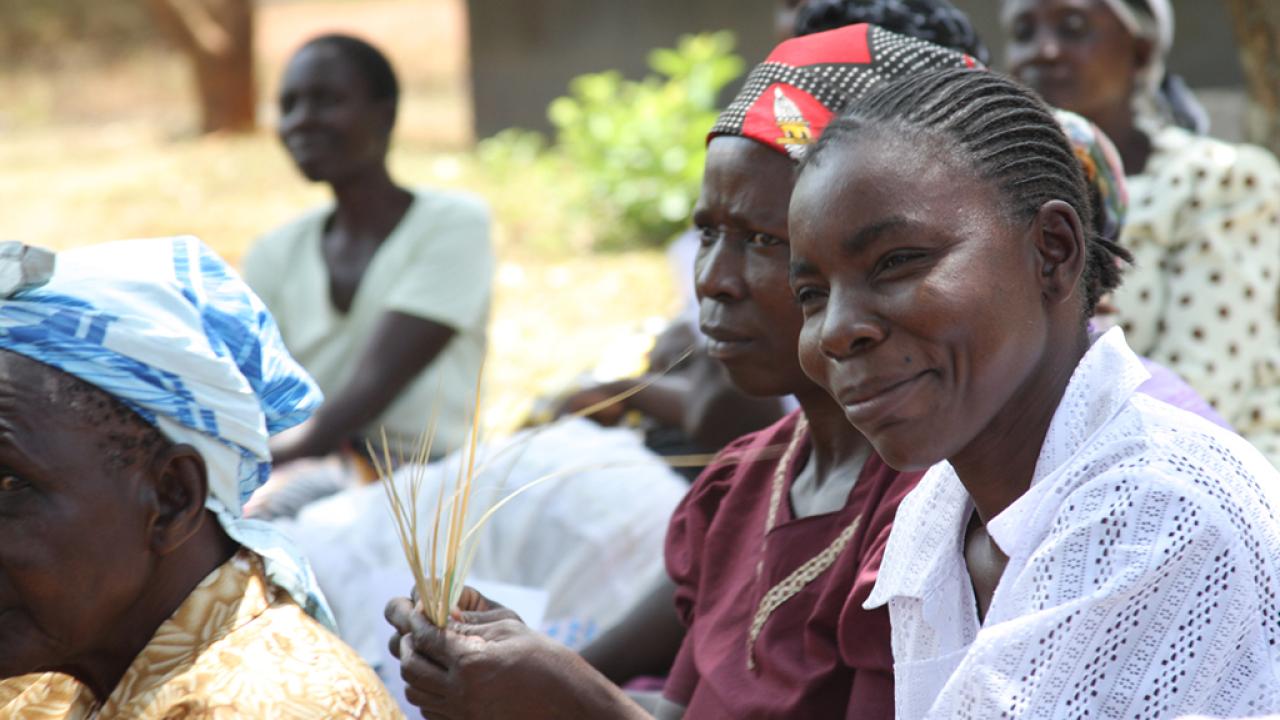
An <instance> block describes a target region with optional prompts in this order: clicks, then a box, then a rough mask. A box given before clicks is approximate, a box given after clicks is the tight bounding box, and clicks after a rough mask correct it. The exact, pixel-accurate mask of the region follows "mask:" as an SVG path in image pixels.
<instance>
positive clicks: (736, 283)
mask: <svg viewBox="0 0 1280 720" xmlns="http://www.w3.org/2000/svg"><path fill="white" fill-rule="evenodd" d="M794 174H795V167H794V165H793V164H792V163H791V161H790V160H788V159H787V157H786V156H785V155H783V154H781V153H779V152H775V151H773V150H770V149H768V148H766V147H765V146H764V145H762V144H760V143H758V142H756V141H754V140H747V139H745V138H740V137H719V138H716V139H715V140H713V141H712V142H711V146H710V147H709V148H708V151H707V168H706V172H705V173H704V174H703V180H702V196H701V197H700V198H699V200H698V206H697V207H696V208H695V209H694V214H693V222H694V224H695V225H696V226H697V228H698V231H699V233H700V235H701V246H700V247H699V248H698V257H697V261H696V265H695V279H696V283H697V292H698V301H699V303H698V307H699V316H700V318H699V321H700V325H701V328H702V332H703V334H704V335H706V336H707V338H708V346H707V351H708V353H709V354H710V355H711V357H713V358H715V359H716V360H719V361H720V362H721V363H722V364H723V365H724V366H725V369H726V370H728V372H729V377H730V378H731V379H732V380H733V382H734V384H735V385H737V386H738V387H739V388H741V389H742V390H743V392H746V393H749V394H752V395H762V396H763V395H787V394H791V393H795V392H798V391H800V390H803V389H804V388H805V387H812V383H810V382H809V380H808V379H807V378H806V377H805V375H804V372H803V371H802V370H801V369H800V364H799V362H798V360H797V359H796V342H797V340H798V338H799V335H800V323H801V316H800V310H799V308H797V307H796V305H795V302H794V301H793V300H792V299H791V290H790V288H789V287H788V285H787V263H788V260H789V259H790V255H789V248H788V244H787V204H788V203H789V202H790V200H791V186H792V182H793V177H794Z"/></svg>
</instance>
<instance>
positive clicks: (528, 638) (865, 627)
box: [389, 25, 974, 718]
mask: <svg viewBox="0 0 1280 720" xmlns="http://www.w3.org/2000/svg"><path fill="white" fill-rule="evenodd" d="M903 58H911V59H912V61H913V62H911V63H908V62H904V61H903ZM973 64H974V60H973V59H972V58H970V57H968V56H966V55H963V54H961V53H957V52H953V51H950V50H946V49H943V48H940V47H936V46H933V45H930V44H928V43H924V42H920V41H917V40H914V39H911V38H907V37H904V36H900V35H897V34H895V33H890V32H888V31H884V30H880V29H878V28H873V27H870V26H867V25H857V26H853V27H848V28H844V29H841V30H835V31H832V32H828V33H822V34H818V35H810V36H808V37H803V38H797V39H795V40H791V41H788V42H785V43H783V44H782V45H780V46H779V47H778V48H777V49H776V50H774V52H773V53H772V54H771V55H770V57H769V58H768V60H766V62H765V63H763V64H761V65H760V66H758V67H757V68H756V69H755V70H753V71H752V74H751V75H750V76H749V78H748V81H747V83H746V86H745V89H744V90H743V92H742V94H741V95H739V97H738V98H737V99H735V101H734V102H733V104H732V105H731V106H730V107H729V109H728V110H726V111H725V113H724V114H723V115H722V116H721V118H720V120H719V121H718V122H717V124H716V126H715V128H714V129H713V131H712V139H711V141H710V144H709V146H708V158H707V167H706V173H705V175H704V178H703V192H702V197H701V199H700V200H699V203H698V206H697V208H696V211H695V216H694V219H695V222H696V223H697V225H698V226H699V228H700V231H701V247H700V249H699V253H698V261H697V289H698V294H699V296H700V324H701V326H702V331H703V333H704V334H706V335H707V336H708V338H709V343H708V353H709V355H710V356H711V357H712V358H715V359H716V360H718V361H719V362H720V363H722V364H723V365H724V367H725V368H726V369H727V371H728V373H729V375H730V376H731V377H732V378H733V381H734V383H735V384H736V385H737V386H738V387H740V388H741V389H742V390H744V391H746V392H748V393H751V394H753V395H760V396H768V395H774V396H776V395H781V394H788V393H792V394H794V395H795V396H796V398H797V399H798V401H799V403H800V406H801V410H800V411H797V412H793V413H790V414H788V415H787V416H786V417H785V418H783V419H782V420H781V421H779V422H778V423H776V424H774V425H773V426H771V427H769V428H767V429H765V430H763V431H760V432H758V433H754V434H751V435H748V436H746V437H743V438H740V439H739V440H737V441H736V442H734V443H733V444H731V445H730V446H729V447H728V448H726V449H725V451H724V452H723V453H722V454H721V455H720V456H719V458H718V459H717V461H716V462H714V463H713V464H712V466H711V467H710V468H709V469H708V470H707V471H706V472H705V473H703V475H702V476H701V477H699V479H698V480H697V482H695V483H694V486H693V488H692V489H691V490H690V492H689V494H688V496H687V497H686V498H685V499H684V501H683V502H682V503H681V505H680V507H679V508H678V509H677V510H676V512H675V515H674V516H673V518H672V520H671V526H670V530H669V532H668V536H667V551H666V558H667V569H668V571H669V573H670V574H671V578H672V580H673V582H674V584H675V598H676V601H675V607H676V613H674V615H678V618H679V620H680V621H681V622H682V623H683V624H684V625H685V626H686V627H687V631H686V632H685V633H684V635H683V640H682V642H681V644H680V646H679V651H678V654H677V656H676V660H675V665H674V668H672V670H671V673H670V676H669V678H668V681H667V685H666V687H665V690H664V695H665V699H664V703H663V705H662V707H661V708H660V710H659V712H660V716H661V717H680V716H682V715H686V716H688V717H691V718H718V717H724V718H746V717H749V718H794V717H859V718H891V717H892V716H893V678H892V664H891V662H890V656H889V627H888V623H887V616H886V615H885V614H883V612H882V611H871V612H868V611H864V610H862V609H861V608H860V605H861V602H862V600H863V599H865V597H866V595H867V592H868V591H869V590H870V587H871V584H872V583H873V582H874V579H875V575H876V568H877V566H878V564H879V557H880V552H881V547H882V545H881V543H883V542H884V540H885V538H886V537H887V534H888V528H889V524H890V523H891V521H892V518H893V514H894V512H895V510H896V507H897V504H898V502H899V500H900V498H902V497H903V495H904V494H905V493H906V492H907V491H908V490H910V488H911V487H912V485H913V484H914V483H915V481H916V479H917V477H918V476H917V475H915V474H911V473H899V472H895V471H893V470H891V469H889V468H888V467H886V466H885V465H884V463H883V462H882V461H881V460H880V458H879V457H878V456H876V455H875V453H872V452H870V451H869V448H868V447H867V445H866V443H865V442H864V440H863V438H862V437H861V436H860V435H858V433H856V432H854V431H853V429H852V428H851V427H850V426H849V425H848V423H847V422H846V421H845V420H844V416H843V412H842V411H841V409H840V407H839V406H838V405H837V404H836V403H835V402H833V401H832V400H831V398H830V397H828V396H827V394H826V393H825V391H824V390H822V388H820V387H818V386H817V385H815V384H813V383H812V382H810V381H809V380H807V379H806V378H805V376H804V374H803V372H802V370H801V368H800V365H799V363H798V360H797V356H796V343H797V340H798V336H797V333H798V332H799V329H800V322H801V316H800V313H799V312H798V310H797V308H796V306H795V303H794V301H793V300H792V298H791V297H790V292H789V290H788V288H787V278H786V273H787V267H788V260H789V255H788V248H787V240H786V237H787V203H788V200H789V198H790V195H791V185H792V181H793V176H794V172H795V161H796V159H797V158H800V157H802V156H803V154H804V152H805V150H806V149H807V148H808V147H809V145H810V143H811V142H812V140H813V139H814V138H816V137H817V136H818V135H819V134H821V132H822V131H823V128H824V127H825V126H826V124H827V122H829V121H830V119H831V118H832V117H833V116H834V114H835V112H836V111H838V110H839V109H840V108H842V107H843V106H844V105H845V104H847V103H848V102H849V101H850V100H851V99H852V97H853V96H854V94H855V93H857V92H859V91H861V90H863V89H865V88H867V87H869V86H874V85H875V84H877V83H879V82H883V81H885V79H886V78H891V77H895V76H898V75H900V74H902V73H909V72H912V71H916V70H919V69H921V68H926V67H965V66H970V65H973ZM828 77H836V78H839V79H838V80H837V81H834V82H830V81H828V80H827V78H828ZM819 98H821V99H819ZM655 597H657V598H658V600H659V601H660V602H661V601H664V600H665V603H666V608H667V609H666V614H667V616H668V618H667V621H668V622H670V619H671V616H672V615H673V613H672V612H671V605H670V598H671V590H670V589H668V590H667V591H666V596H665V599H664V598H662V597H661V595H657V596H655ZM470 599H471V600H472V602H473V604H472V605H469V606H468V607H469V608H479V609H480V612H479V614H475V615H469V616H464V617H465V618H467V619H468V621H469V622H466V623H463V624H460V625H456V626H451V627H450V628H449V630H448V631H447V632H440V631H438V630H435V629H434V628H432V627H430V626H429V625H427V624H426V623H425V621H424V620H423V619H422V617H421V616H420V615H419V614H417V613H415V612H413V611H412V609H411V606H410V605H409V603H408V601H404V600H402V601H393V603H392V604H391V606H390V607H389V616H390V619H391V620H392V622H393V623H394V624H395V625H396V626H397V627H398V628H399V630H400V631H401V632H402V633H406V635H405V636H404V637H403V638H399V637H398V638H397V639H396V641H395V642H396V643H397V648H396V649H397V651H398V652H399V653H400V657H401V660H402V673H403V675H404V677H405V679H406V680H407V681H408V682H409V684H410V689H409V692H408V697H409V699H410V700H411V701H413V702H414V703H415V704H417V705H418V706H419V707H421V708H422V709H423V711H424V714H426V715H427V716H429V717H436V716H440V717H460V716H471V717H511V718H515V717H531V716H536V717H588V718H596V717H599V718H615V717H645V716H646V715H645V714H644V711H643V710H641V709H640V708H639V707H638V706H635V705H633V704H631V703H630V702H629V701H628V700H627V699H626V698H625V696H623V695H621V694H620V693H619V692H618V691H617V689H616V686H614V685H613V684H612V683H610V682H609V681H608V679H607V678H605V677H603V676H601V675H600V674H598V673H596V672H594V671H593V670H592V669H591V668H589V667H588V666H586V664H584V663H583V661H582V659H581V658H579V657H577V656H575V655H573V654H572V653H571V652H569V651H566V650H564V649H562V648H560V647H558V646H556V645H554V644H553V643H550V642H548V641H546V640H545V639H543V638H540V637H538V636H537V635H536V634H535V633H533V632H532V631H530V630H528V629H527V628H525V627H524V626H523V625H521V624H519V623H517V622H514V621H512V620H511V619H510V618H506V617H505V616H503V615H502V614H501V612H500V611H498V612H497V613H496V614H495V612H494V611H493V610H492V609H489V606H488V605H487V604H486V603H484V602H483V601H481V600H480V599H479V598H476V597H475V596H470ZM504 618H505V619H504ZM490 621H494V622H490ZM661 631H662V627H661V626H659V625H650V626H647V627H641V628H639V629H638V632H637V633H636V634H635V635H634V638H635V641H636V642H638V641H640V640H643V639H644V638H643V635H644V634H645V633H646V632H647V633H648V634H650V635H654V634H657V633H659V632H661ZM471 637H482V638H485V639H486V640H488V641H489V642H487V643H483V644H481V643H472V642H470V641H469V639H470V638H471ZM631 647H632V648H633V649H635V650H636V651H637V652H639V645H638V644H635V643H633V644H631ZM662 669H663V670H665V668H662ZM499 688H500V689H501V691H498V690H499Z"/></svg>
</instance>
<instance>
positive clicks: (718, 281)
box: [694, 233, 746, 301]
mask: <svg viewBox="0 0 1280 720" xmlns="http://www.w3.org/2000/svg"><path fill="white" fill-rule="evenodd" d="M742 272H743V256H742V252H741V251H739V250H737V249H735V248H734V247H733V243H731V242H729V241H728V239H727V238H726V237H725V235H724V233H720V234H719V235H718V236H717V237H716V238H715V239H714V240H713V241H712V242H710V243H709V244H707V243H706V241H705V240H704V244H703V246H702V248H701V249H699V251H698V258H697V260H696V261H695V265H694V273H695V275H694V287H695V289H696V290H697V292H698V297H699V298H714V299H716V300H720V301H733V300H741V299H742V298H744V297H746V282H745V280H744V279H743V277H742Z"/></svg>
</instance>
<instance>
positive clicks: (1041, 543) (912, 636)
mask: <svg viewBox="0 0 1280 720" xmlns="http://www.w3.org/2000/svg"><path fill="white" fill-rule="evenodd" d="M1092 212H1093V210H1092V208H1091V207H1090V204H1089V202H1088V200H1087V199H1086V190H1085V188H1084V180H1083V176H1082V170H1081V168H1080V165H1079V163H1078V162H1076V160H1075V157H1074V156H1073V154H1072V151H1071V149H1070V146H1069V145H1068V142H1067V139H1066V138H1065V136H1064V135H1063V134H1062V131H1061V130H1060V129H1059V128H1058V126H1057V125H1056V124H1055V122H1054V120H1053V117H1052V115H1050V113H1049V111H1048V109H1047V107H1046V106H1045V105H1044V104H1043V103H1042V102H1041V101H1040V100H1039V99H1038V98H1036V97H1035V96H1034V95H1032V94H1031V93H1029V92H1028V91H1026V90H1024V89H1023V88H1022V87H1021V86H1019V85H1017V84H1015V83H1013V82H1011V81H1009V80H1006V79H1003V78H1001V77H999V76H997V75H995V74H993V73H986V72H981V71H974V70H958V71H957V70H952V71H944V72H941V73H930V74H924V75H918V76H913V77H911V78H909V79H907V80H904V81H901V82H899V83H895V84H893V85H889V86H883V87H881V88H879V89H877V90H875V91H872V92H871V93H870V94H869V95H867V96H866V97H865V98H864V99H863V100H861V101H860V102H859V103H857V104H856V105H855V106H854V107H853V108H852V109H851V110H850V113H849V114H848V115H846V116H844V117H842V118H840V119H838V120H837V121H836V122H834V123H832V124H831V125H830V126H829V127H828V129H827V131H826V133H825V134H824V135H823V137H822V140H821V141H820V142H819V143H818V145H817V146H816V148H815V149H814V150H813V151H812V153H811V155H810V158H809V159H808V160H807V162H806V163H805V165H804V166H803V168H802V169H801V171H800V175H799V178H798V179H797V184H796V189H795V193H794V195H793V196H792V202H791V211H790V218H791V220H790V235H791V264H792V268H791V283H792V290H793V292H794V294H795V296H796V299H797V301H798V302H799V303H800V306H801V308H802V310H803V312H804V315H805V323H804V328H803V331H802V333H801V338H800V358H801V364H802V365H803V366H804V368H805V371H806V372H807V373H808V374H809V375H810V376H811V377H812V378H814V379H815V380H816V381H818V382H819V383H820V384H822V385H824V386H825V387H826V388H827V389H828V391H829V392H831V394H832V395H833V396H834V397H835V398H836V399H837V400H838V401H839V402H840V403H841V404H842V405H843V406H844V409H845V414H846V416H847V417H848V419H849V420H850V421H851V422H852V423H853V424H854V425H855V426H856V427H857V428H858V429H859V430H860V431H861V432H862V433H864V434H865V435H866V436H867V438H868V439H869V440H870V441H871V443H872V445H873V446H874V447H875V449H876V451H877V452H878V453H879V454H880V455H881V456H882V457H883V458H884V459H885V460H886V461H887V462H888V463H889V464H891V465H893V466H894V467H896V468H898V469H900V470H910V469H919V468H926V467H930V466H932V468H931V469H930V470H929V472H928V473H927V474H926V475H925V477H924V478H923V479H922V480H921V481H920V484H919V485H918V486H917V487H916V489H915V490H914V491H913V492H912V493H911V494H910V495H909V496H908V497H907V498H906V500H904V502H903V504H902V506H901V507H900V509H899V511H898V514H897V517H896V518H895V520H894V525H893V531H892V534H891V537H890V540H889V544H888V548H887V550H886V553H885V558H884V561H883V564H882V565H881V569H880V574H879V577H878V580H877V583H876V587H875V589H874V590H873V592H872V594H871V597H870V598H869V599H868V601H867V603H866V606H867V607H876V606H879V605H883V604H887V605H888V607H889V613H890V620H891V624H892V628H893V629H892V634H893V654H894V675H895V687H896V688H897V693H896V698H895V704H896V716H897V717H898V718H902V719H903V720H914V719H915V718H940V719H943V718H945V719H947V720H951V719H953V718H982V719H986V718H999V717H1017V718H1051V717H1052V718H1057V717H1089V718H1117V719H1118V718H1135V717H1136V718H1165V717H1177V716H1178V715H1181V714H1186V713H1207V714H1214V715H1223V716H1230V717H1239V716H1244V715H1259V714H1264V713H1267V712H1280V520H1277V517H1276V513H1275V510H1274V509H1275V508H1278V507H1280V473H1277V471H1276V470H1275V468H1273V467H1272V466H1271V465H1270V464H1269V463H1268V462H1267V460H1266V459H1265V458H1264V457H1263V456H1262V455H1261V454H1260V453H1259V452H1258V451H1257V449H1255V448H1254V447H1253V446H1252V445H1250V444H1249V443H1248V442H1245V441H1244V440H1242V439H1241V438H1240V437H1238V436H1236V435H1234V434H1232V433H1230V432H1228V431H1226V430H1224V429H1222V428H1220V427H1218V426H1216V425H1213V424H1211V423H1209V422H1207V421H1205V420H1203V419H1202V418H1199V417H1196V416H1193V415H1191V414H1190V413H1187V412H1185V411H1183V410H1180V409H1177V408H1174V407H1173V406H1171V405H1167V404H1165V403H1163V402H1160V401H1158V400H1154V399H1152V398H1150V397H1146V396H1144V395H1142V394H1139V393H1135V390H1136V388H1137V387H1138V386H1139V385H1140V384H1141V383H1142V382H1144V381H1145V380H1146V379H1147V377H1148V374H1147V373H1146V371H1145V370H1144V369H1143V367H1142V364H1141V363H1140V361H1139V360H1138V357H1137V356H1136V355H1135V354H1134V352H1133V351H1132V350H1131V349H1130V348H1129V347H1128V345H1127V344H1126V343H1125V339H1124V335H1123V334H1122V332H1121V331H1120V330H1119V329H1112V330H1110V331H1108V332H1106V333H1103V334H1101V335H1092V336H1091V335H1090V333H1089V331H1088V328H1087V319H1088V318H1089V317H1090V315H1091V314H1092V312H1093V310H1094V307H1095V306H1096V303H1097V302H1098V299H1099V297H1100V296H1101V295H1103V294H1104V293H1106V292H1107V291H1109V290H1111V289H1113V288H1114V287H1115V286H1116V285H1117V284H1118V282H1119V271H1118V268H1119V263H1118V262H1117V261H1118V260H1119V259H1122V258H1124V256H1125V255H1126V254H1127V253H1126V251H1125V250H1123V249H1122V248H1121V247H1119V246H1118V245H1116V244H1114V243H1112V242H1109V241H1108V240H1106V239H1104V238H1101V237H1098V236H1097V235H1095V234H1093V233H1091V232H1090V231H1089V230H1088V228H1090V227H1092V225H1091V216H1092Z"/></svg>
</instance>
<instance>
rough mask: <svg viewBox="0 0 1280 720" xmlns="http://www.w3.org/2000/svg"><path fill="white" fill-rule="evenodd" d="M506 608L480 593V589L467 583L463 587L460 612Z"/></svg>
mask: <svg viewBox="0 0 1280 720" xmlns="http://www.w3.org/2000/svg"><path fill="white" fill-rule="evenodd" d="M499 609H502V610H505V609H506V607H505V606H504V605H503V604H502V603H500V602H498V601H497V600H492V599H490V598H487V597H485V596H484V595H482V594H480V591H479V590H476V589H475V588H473V587H471V586H470V585H467V586H466V587H464V588H462V594H461V595H460V596H458V607H457V610H458V611H460V612H483V611H487V610H499Z"/></svg>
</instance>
